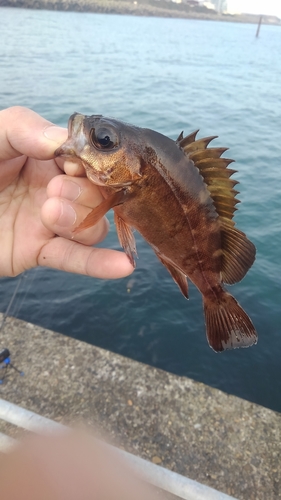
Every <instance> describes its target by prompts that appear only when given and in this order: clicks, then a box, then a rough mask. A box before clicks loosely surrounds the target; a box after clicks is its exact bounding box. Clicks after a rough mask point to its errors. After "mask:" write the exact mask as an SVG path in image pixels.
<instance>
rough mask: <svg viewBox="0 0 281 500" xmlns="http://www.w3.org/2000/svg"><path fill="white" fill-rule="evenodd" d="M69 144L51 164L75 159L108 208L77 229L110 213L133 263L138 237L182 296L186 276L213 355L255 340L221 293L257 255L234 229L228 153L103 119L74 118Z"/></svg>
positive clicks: (98, 210)
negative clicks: (193, 289) (196, 296)
mask: <svg viewBox="0 0 281 500" xmlns="http://www.w3.org/2000/svg"><path fill="white" fill-rule="evenodd" d="M68 130H69V136H68V140H67V141H66V142H65V143H64V144H63V145H62V146H61V147H60V148H58V149H57V150H56V153H55V154H56V155H57V156H65V157H70V159H71V158H72V159H73V160H75V161H77V160H78V161H80V162H81V163H82V165H83V166H84V168H85V170H86V174H87V176H88V178H89V179H90V181H92V182H93V183H94V184H97V185H98V186H101V190H102V193H103V195H104V197H105V199H104V201H103V202H102V203H101V204H100V205H99V206H98V207H97V208H94V209H93V210H92V212H91V213H90V214H89V215H88V216H87V217H86V218H85V220H84V221H83V222H82V223H81V224H80V226H79V227H78V228H77V229H76V230H78V231H80V230H82V229H86V228H88V227H90V226H92V225H94V224H96V223H97V221H98V220H99V219H100V218H101V217H102V216H103V215H104V214H105V213H106V212H107V211H108V210H109V209H110V208H113V210H114V218H115V224H116V228H117V233H118V237H119V241H120V244H121V246H122V247H123V248H124V250H125V252H126V254H127V255H128V258H129V259H130V261H131V262H132V264H133V265H135V262H134V254H136V245H135V239H134V235H133V229H137V230H138V231H139V233H140V234H141V235H142V236H143V237H144V239H145V240H146V241H147V242H148V243H149V244H150V245H151V246H152V248H153V250H154V252H155V253H156V255H157V257H158V258H159V260H160V261H161V262H162V264H163V265H164V266H165V267H166V268H167V269H168V271H169V272H170V274H171V275H172V278H173V279H174V280H175V282H176V283H177V284H178V286H179V288H180V290H181V292H182V293H183V295H184V296H185V297H186V298H187V297H188V285H187V278H189V279H190V280H191V281H192V282H193V283H194V284H195V285H196V287H197V288H198V289H199V290H200V292H201V294H202V296H203V305H204V313H205V320H206V328H207V339H208V341H209V344H210V346H211V347H212V348H213V349H214V350H215V351H223V350H225V349H232V348H235V347H248V346H250V345H252V344H255V343H256V342H257V334H256V331H255V328H254V326H253V324H252V322H251V320H250V318H249V317H248V316H247V314H246V313H245V311H244V310H243V309H242V308H241V307H240V305H239V304H238V303H237V301H236V300H235V299H234V298H233V297H232V295H230V294H229V293H228V292H227V291H226V290H225V289H224V286H223V283H227V284H233V283H236V282H237V281H240V280H241V279H242V278H243V277H244V276H245V274H246V273H247V271H248V269H249V268H250V267H251V265H252V264H253V262H254V260H255V247H254V245H253V244H252V243H251V242H250V241H249V240H248V239H247V237H246V235H245V234H244V233H242V232H241V231H239V230H238V229H237V228H236V227H235V224H234V222H233V215H234V211H235V210H236V208H235V205H236V204H237V203H238V200H237V199H236V194H237V193H238V191H235V190H234V186H235V185H236V184H237V181H235V180H232V179H230V177H231V175H232V174H233V173H234V172H235V170H231V169H230V168H228V165H229V164H230V163H231V162H232V161H233V160H229V159H226V158H221V155H222V154H223V153H224V152H225V151H226V149H227V148H217V147H216V148H208V144H209V143H210V141H211V140H212V139H214V138H215V137H208V138H205V139H199V140H198V139H197V140H196V134H197V132H194V133H192V134H190V135H188V136H187V137H183V133H181V134H180V136H179V137H178V139H177V140H176V141H173V140H171V139H169V138H168V137H166V136H164V135H162V134H160V133H158V132H155V131H153V130H149V129H145V128H139V127H135V126H132V125H128V124H126V123H122V122H120V121H117V120H114V119H111V118H110V119H109V118H104V117H103V116H101V115H93V116H84V115H81V114H78V113H75V114H73V115H72V116H71V117H70V119H69V125H68Z"/></svg>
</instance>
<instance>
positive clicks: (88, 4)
mask: <svg viewBox="0 0 281 500" xmlns="http://www.w3.org/2000/svg"><path fill="white" fill-rule="evenodd" d="M148 1H149V0H148ZM148 1H145V0H141V1H138V2H133V1H126V0H0V7H16V8H26V9H36V10H41V9H44V10H58V11H74V12H93V13H100V14H119V15H134V16H151V17H173V18H184V19H199V20H212V21H226V22H238V23H252V24H258V21H259V18H260V16H258V15H254V14H235V15H231V14H218V13H217V12H215V11H212V10H210V9H206V8H204V7H197V8H191V7H188V6H187V5H185V4H176V3H172V2H166V1H165V0H150V1H149V3H148ZM262 22H263V24H270V25H275V26H281V20H280V19H279V18H277V17H274V16H263V20H262Z"/></svg>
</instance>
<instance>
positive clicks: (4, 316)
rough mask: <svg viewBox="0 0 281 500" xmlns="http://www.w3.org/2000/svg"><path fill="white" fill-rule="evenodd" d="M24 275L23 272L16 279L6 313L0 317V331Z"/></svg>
mask: <svg viewBox="0 0 281 500" xmlns="http://www.w3.org/2000/svg"><path fill="white" fill-rule="evenodd" d="M24 275H25V272H24V273H22V274H21V275H20V277H19V279H18V282H17V284H16V287H15V289H14V293H13V295H12V297H11V299H10V302H9V304H8V307H7V309H6V311H5V312H4V314H3V317H2V322H1V325H0V331H1V330H2V328H3V326H4V323H5V321H6V319H7V316H8V314H9V312H10V309H11V307H12V305H13V302H14V300H15V297H16V295H17V293H18V289H19V287H20V284H21V282H22V280H23V277H24Z"/></svg>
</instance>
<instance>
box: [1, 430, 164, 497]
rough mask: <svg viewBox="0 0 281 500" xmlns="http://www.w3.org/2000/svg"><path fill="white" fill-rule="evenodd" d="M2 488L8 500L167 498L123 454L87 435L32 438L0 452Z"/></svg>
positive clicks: (82, 433) (72, 433)
mask: <svg viewBox="0 0 281 500" xmlns="http://www.w3.org/2000/svg"><path fill="white" fill-rule="evenodd" d="M0 484H1V498H3V499H8V500H18V499H19V498H20V499H21V500H77V499H80V500H132V498H133V499H134V500H144V499H145V500H164V497H163V496H162V494H160V495H159V494H158V492H156V491H155V490H152V489H151V488H150V487H149V486H148V485H147V484H145V483H144V482H143V481H141V480H140V479H139V478H138V477H137V476H136V474H135V473H134V472H133V470H132V469H131V468H130V467H129V466H128V465H127V463H126V462H125V460H124V459H123V458H121V456H119V454H118V453H117V450H116V451H114V450H113V449H110V448H109V447H108V446H107V445H106V444H104V443H102V442H101V441H97V440H96V439H95V438H94V437H93V436H92V435H91V434H89V433H85V432H81V431H79V432H78V431H68V432H64V433H62V434H59V433H58V434H54V435H51V436H32V437H31V436H29V437H28V438H27V439H25V440H24V441H23V442H22V443H21V444H19V445H17V446H15V447H14V449H12V450H11V451H10V452H9V453H6V454H5V455H1V454H0Z"/></svg>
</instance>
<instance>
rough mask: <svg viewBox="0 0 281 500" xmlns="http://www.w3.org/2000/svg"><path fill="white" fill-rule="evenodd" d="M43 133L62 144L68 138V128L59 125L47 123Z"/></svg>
mask: <svg viewBox="0 0 281 500" xmlns="http://www.w3.org/2000/svg"><path fill="white" fill-rule="evenodd" d="M43 135H44V136H45V137H46V138H47V139H49V140H50V141H54V142H57V143H58V144H61V143H62V142H64V141H66V139H67V130H66V129H65V128H63V127H57V125H47V127H46V128H45V129H44V130H43Z"/></svg>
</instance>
